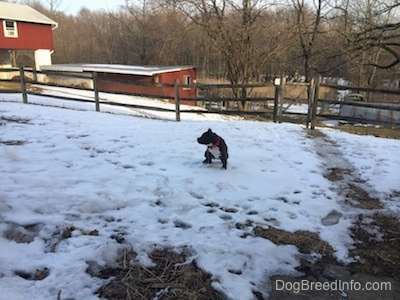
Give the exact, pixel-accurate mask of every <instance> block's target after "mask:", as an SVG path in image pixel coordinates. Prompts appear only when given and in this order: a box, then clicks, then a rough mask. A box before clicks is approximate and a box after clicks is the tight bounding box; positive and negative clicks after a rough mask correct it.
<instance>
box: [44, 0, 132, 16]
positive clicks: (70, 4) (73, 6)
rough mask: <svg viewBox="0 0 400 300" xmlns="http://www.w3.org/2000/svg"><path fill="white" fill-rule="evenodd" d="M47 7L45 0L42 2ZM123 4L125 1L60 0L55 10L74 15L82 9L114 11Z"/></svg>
mask: <svg viewBox="0 0 400 300" xmlns="http://www.w3.org/2000/svg"><path fill="white" fill-rule="evenodd" d="M42 3H43V4H44V5H48V4H47V3H46V0H43V2H42ZM124 3H125V0H112V1H110V0H84V1H83V0H62V1H61V4H60V5H59V7H58V8H57V10H60V11H64V12H65V13H68V14H72V15H75V14H77V13H78V12H79V11H80V9H81V8H82V7H86V8H88V9H90V10H99V9H104V10H106V11H107V10H115V9H118V8H119V7H120V6H121V5H123V4H124Z"/></svg>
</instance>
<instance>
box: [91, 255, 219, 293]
mask: <svg viewBox="0 0 400 300" xmlns="http://www.w3.org/2000/svg"><path fill="white" fill-rule="evenodd" d="M126 255H127V256H128V257H127V256H126ZM135 256H136V254H135V253H133V252H132V253H128V254H126V253H125V255H124V257H123V258H121V261H120V264H121V267H120V268H108V269H104V270H101V272H100V274H99V276H100V277H101V278H109V277H111V276H115V278H114V279H113V280H112V281H111V282H110V283H109V284H107V285H105V286H103V287H101V288H100V289H99V290H98V292H97V293H98V294H99V296H100V297H102V298H104V299H110V300H111V299H160V300H161V299H170V300H172V299H174V300H178V299H196V300H210V299H215V300H218V299H221V300H222V299H225V297H224V296H223V295H221V294H219V293H218V292H216V291H215V290H214V289H213V288H212V287H211V282H212V281H211V276H210V275H209V274H206V273H204V272H203V271H202V270H201V269H199V268H198V267H197V266H196V264H195V263H194V262H190V263H188V262H186V257H185V256H184V255H183V254H178V253H176V252H173V251H168V250H155V251H153V252H152V253H151V255H150V258H151V260H152V261H153V263H154V264H155V266H154V267H151V268H147V267H144V266H141V265H139V264H134V265H129V263H127V260H129V259H132V258H134V257H135Z"/></svg>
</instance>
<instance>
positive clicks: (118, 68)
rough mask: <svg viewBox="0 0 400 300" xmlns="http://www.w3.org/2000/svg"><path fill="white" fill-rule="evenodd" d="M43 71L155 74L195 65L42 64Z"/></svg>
mask: <svg viewBox="0 0 400 300" xmlns="http://www.w3.org/2000/svg"><path fill="white" fill-rule="evenodd" d="M41 69H42V70H43V71H58V72H101V73H114V74H130V75H143V76H153V75H155V74H160V73H168V72H176V71H182V70H187V69H193V66H131V65H115V64H60V65H50V66H41Z"/></svg>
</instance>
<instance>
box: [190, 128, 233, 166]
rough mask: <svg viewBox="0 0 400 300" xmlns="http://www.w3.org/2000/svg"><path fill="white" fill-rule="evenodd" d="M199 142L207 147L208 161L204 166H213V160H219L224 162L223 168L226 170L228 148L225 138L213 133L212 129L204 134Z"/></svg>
mask: <svg viewBox="0 0 400 300" xmlns="http://www.w3.org/2000/svg"><path fill="white" fill-rule="evenodd" d="M197 142H198V143H199V144H202V145H207V150H206V152H205V153H204V156H205V157H206V159H205V160H204V161H203V164H211V160H212V159H213V158H219V159H220V160H221V161H222V167H223V168H224V169H226V165H227V163H228V157H229V155H228V146H227V145H226V143H225V141H224V139H223V138H221V137H220V136H218V135H217V134H216V133H214V132H212V131H211V129H208V131H206V132H204V133H203V134H202V135H201V137H199V138H198V139H197Z"/></svg>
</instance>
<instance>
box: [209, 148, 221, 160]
mask: <svg viewBox="0 0 400 300" xmlns="http://www.w3.org/2000/svg"><path fill="white" fill-rule="evenodd" d="M208 151H209V152H210V153H211V154H212V155H213V156H214V157H215V158H219V157H220V155H221V151H219V147H214V148H208Z"/></svg>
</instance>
